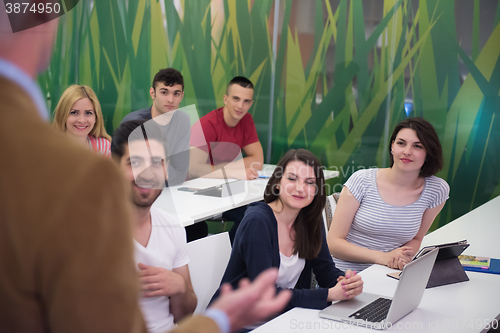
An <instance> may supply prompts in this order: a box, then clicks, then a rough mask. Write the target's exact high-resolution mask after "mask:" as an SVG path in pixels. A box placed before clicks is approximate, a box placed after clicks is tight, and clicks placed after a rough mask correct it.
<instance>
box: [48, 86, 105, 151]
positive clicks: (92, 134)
mask: <svg viewBox="0 0 500 333" xmlns="http://www.w3.org/2000/svg"><path fill="white" fill-rule="evenodd" d="M52 125H53V126H54V127H55V128H57V129H59V130H60V131H62V132H64V133H67V134H68V136H70V137H71V138H73V139H74V140H76V141H78V142H81V143H82V144H85V145H87V146H88V147H89V148H91V149H93V150H94V151H96V152H98V153H100V154H102V155H104V156H107V157H111V143H110V141H111V137H110V136H109V135H108V133H106V130H105V129H104V119H103V117H102V111H101V104H99V100H98V99H97V96H96V94H95V93H94V91H93V90H92V88H90V87H87V86H80V85H72V86H70V87H69V88H68V89H66V90H65V91H64V93H63V94H62V96H61V99H59V103H57V106H56V108H55V110H54V121H53V123H52Z"/></svg>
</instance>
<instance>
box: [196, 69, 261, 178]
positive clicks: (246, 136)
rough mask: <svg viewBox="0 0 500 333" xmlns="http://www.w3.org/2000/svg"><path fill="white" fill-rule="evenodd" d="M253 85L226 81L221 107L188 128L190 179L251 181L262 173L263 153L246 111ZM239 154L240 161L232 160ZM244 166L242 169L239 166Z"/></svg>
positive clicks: (240, 79) (241, 81)
mask: <svg viewBox="0 0 500 333" xmlns="http://www.w3.org/2000/svg"><path fill="white" fill-rule="evenodd" d="M253 89H254V88H253V84H252V82H251V81H250V80H248V79H247V78H245V77H242V76H237V77H235V78H234V79H232V80H231V82H229V85H228V86H227V90H226V95H224V106H223V107H221V108H218V109H216V110H213V111H211V112H210V113H208V114H207V115H205V116H204V117H202V118H200V120H199V122H197V123H195V124H194V125H193V127H192V129H191V140H190V146H191V147H192V148H191V154H190V165H189V173H190V176H191V177H203V176H207V177H210V178H223V177H224V174H223V173H222V172H221V170H220V169H221V168H222V167H224V171H225V173H226V175H225V176H226V177H227V178H239V179H255V178H257V177H258V174H257V170H262V164H263V162H264V153H263V151H262V145H261V144H260V141H259V137H258V136H257V131H256V130H255V124H254V122H253V119H252V116H251V115H250V114H248V110H249V109H250V107H251V106H252V103H253ZM240 151H243V152H244V153H245V157H244V158H243V159H242V160H243V161H241V160H239V161H235V159H237V157H238V155H239V153H240ZM243 165H244V167H243Z"/></svg>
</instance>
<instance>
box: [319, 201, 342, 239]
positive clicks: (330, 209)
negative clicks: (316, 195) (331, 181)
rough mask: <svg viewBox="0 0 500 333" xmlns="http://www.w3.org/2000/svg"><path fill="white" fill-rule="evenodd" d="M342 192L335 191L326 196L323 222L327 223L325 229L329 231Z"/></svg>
mask: <svg viewBox="0 0 500 333" xmlns="http://www.w3.org/2000/svg"><path fill="white" fill-rule="evenodd" d="M339 195H340V193H333V194H332V195H328V196H327V197H326V204H325V209H324V210H323V222H324V223H325V230H326V232H327V233H328V230H329V229H330V225H331V224H332V219H333V213H334V212H335V208H336V207H337V201H338V200H339Z"/></svg>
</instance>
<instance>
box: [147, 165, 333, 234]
mask: <svg viewBox="0 0 500 333" xmlns="http://www.w3.org/2000/svg"><path fill="white" fill-rule="evenodd" d="M275 167H276V166H275V165H270V164H264V167H263V170H262V171H261V172H259V174H262V175H263V176H270V175H271V174H272V171H273V170H274V168H275ZM324 174H325V178H326V179H330V178H334V177H337V176H338V175H339V172H338V171H328V170H327V171H324ZM234 180H235V179H228V180H227V181H234ZM267 181H268V179H267V178H258V179H254V180H247V181H245V192H244V193H240V194H235V195H233V196H231V197H225V198H216V197H210V196H205V195H196V194H194V193H193V192H185V191H179V188H180V187H193V188H199V189H203V188H208V187H212V186H217V185H220V184H223V183H224V182H226V180H224V179H210V178H197V179H193V180H189V181H186V182H184V183H183V184H182V185H179V186H172V187H167V188H165V189H163V191H162V194H161V195H160V196H159V197H158V199H156V201H155V202H154V204H153V207H155V208H159V209H162V210H164V211H166V212H168V213H171V214H174V215H176V216H177V217H178V218H179V221H180V223H181V224H182V225H184V226H188V225H191V224H194V223H196V222H199V221H204V220H207V219H210V218H212V217H214V216H218V215H220V214H222V213H223V212H225V211H228V210H230V209H233V208H237V207H241V206H244V205H248V204H250V203H252V202H256V201H260V200H262V199H263V197H264V190H265V187H266V185H267Z"/></svg>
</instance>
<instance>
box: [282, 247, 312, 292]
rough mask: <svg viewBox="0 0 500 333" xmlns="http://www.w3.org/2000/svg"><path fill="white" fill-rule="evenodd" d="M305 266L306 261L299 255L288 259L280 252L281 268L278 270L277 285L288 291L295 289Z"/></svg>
mask: <svg viewBox="0 0 500 333" xmlns="http://www.w3.org/2000/svg"><path fill="white" fill-rule="evenodd" d="M305 264H306V260H305V259H302V258H299V254H298V253H296V254H292V256H291V257H287V256H285V255H284V254H283V253H281V252H280V267H279V269H278V277H277V278H276V285H277V286H278V287H280V288H286V289H293V288H295V285H296V284H297V281H299V277H300V274H301V273H302V270H303V269H304V266H305Z"/></svg>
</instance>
